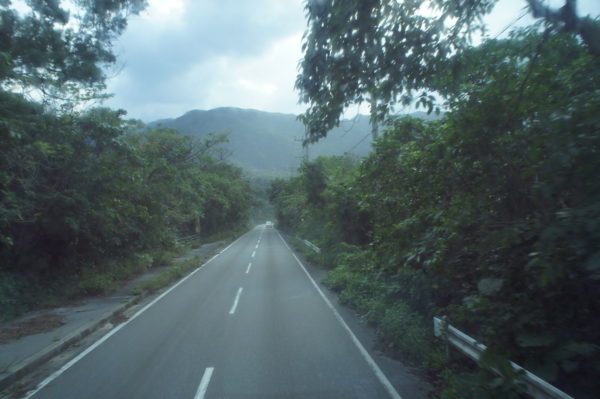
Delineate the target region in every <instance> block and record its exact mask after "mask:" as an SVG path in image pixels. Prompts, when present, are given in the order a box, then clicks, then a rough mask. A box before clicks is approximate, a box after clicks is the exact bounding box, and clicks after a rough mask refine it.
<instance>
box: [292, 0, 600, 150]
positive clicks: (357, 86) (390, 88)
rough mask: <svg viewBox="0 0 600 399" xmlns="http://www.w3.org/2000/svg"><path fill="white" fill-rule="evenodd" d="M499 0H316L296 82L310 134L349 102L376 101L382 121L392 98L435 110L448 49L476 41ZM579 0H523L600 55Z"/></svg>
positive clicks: (322, 130) (597, 31) (335, 119)
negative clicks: (551, 0) (556, 4)
mask: <svg viewBox="0 0 600 399" xmlns="http://www.w3.org/2000/svg"><path fill="white" fill-rule="evenodd" d="M496 3H497V0H411V1H396V0H309V1H307V2H306V7H305V9H306V17H307V21H308V29H307V31H306V34H305V41H304V44H303V52H304V58H303V60H302V62H301V64H300V67H301V70H300V74H299V75H298V77H297V80H296V88H297V89H298V90H299V91H300V99H301V101H303V102H305V103H307V104H308V109H307V111H306V112H305V113H304V114H303V115H302V120H303V121H304V123H305V124H306V127H307V134H308V141H310V142H314V141H317V140H319V139H320V138H322V137H325V136H326V135H327V134H328V132H329V131H330V130H331V129H332V128H333V127H335V126H337V125H338V123H339V121H340V117H341V115H343V113H344V110H346V109H347V108H348V106H350V105H352V104H355V103H363V102H369V103H370V106H371V117H372V118H373V121H374V122H377V121H378V120H381V119H382V118H383V117H384V116H385V115H386V114H387V113H388V112H389V110H390V108H391V106H393V105H394V104H397V103H398V102H401V103H403V104H410V103H412V102H414V101H415V100H416V103H417V104H419V105H423V106H426V107H428V109H429V110H430V111H431V109H432V108H433V106H434V104H435V97H434V96H432V93H433V92H434V90H435V89H436V88H437V87H436V85H435V83H434V81H435V80H436V79H437V76H438V75H439V74H440V73H441V71H442V70H443V69H444V68H445V64H446V61H447V57H449V56H450V55H453V54H456V53H461V52H462V51H463V50H465V49H468V48H469V47H470V41H471V38H472V37H473V36H474V35H476V34H478V33H480V32H483V31H484V30H485V25H484V24H483V23H482V18H483V17H484V16H485V15H486V14H488V13H489V12H490V11H491V10H492V9H493V7H494V5H495V4H496ZM576 3H577V1H576V0H564V5H563V7H561V8H559V9H552V8H549V7H548V6H547V5H546V4H544V2H543V1H541V0H523V6H525V7H526V8H527V9H528V10H529V12H530V14H531V15H532V16H533V17H535V18H539V19H541V20H543V21H544V23H545V24H546V25H547V29H549V30H553V31H556V32H558V31H561V32H572V33H573V35H576V36H577V37H578V38H580V39H581V40H582V41H583V42H584V43H585V47H587V48H588V50H589V51H590V52H592V53H594V54H595V55H596V56H600V26H598V24H597V23H595V22H594V21H593V20H592V19H591V18H589V17H580V16H578V15H577V14H576V6H577V4H576Z"/></svg>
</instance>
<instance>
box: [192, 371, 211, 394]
mask: <svg viewBox="0 0 600 399" xmlns="http://www.w3.org/2000/svg"><path fill="white" fill-rule="evenodd" d="M213 371H215V368H214V367H207V368H206V370H204V374H203V375H202V379H201V380H200V385H198V390H197V391H196V396H194V399H203V398H204V395H206V391H207V390H208V384H209V383H210V379H211V378H212V374H213Z"/></svg>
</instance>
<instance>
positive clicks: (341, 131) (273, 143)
mask: <svg viewBox="0 0 600 399" xmlns="http://www.w3.org/2000/svg"><path fill="white" fill-rule="evenodd" d="M150 125H151V126H164V127H168V128H172V129H176V130H178V131H179V132H181V133H183V134H189V135H193V136H194V137H199V138H200V137H205V136H206V135H207V134H209V133H226V134H227V135H228V138H229V142H228V144H227V146H226V147H225V148H227V149H228V150H229V159H230V160H231V161H232V162H234V163H236V164H237V165H239V166H241V167H243V168H244V169H245V170H246V171H248V172H249V173H251V174H253V175H258V176H262V177H282V176H289V175H290V174H291V173H292V172H293V171H294V170H295V169H296V168H297V167H298V165H299V164H300V161H301V158H302V155H303V149H302V140H303V139H304V126H303V125H302V122H300V121H298V120H297V117H296V115H291V114H277V113H271V112H263V111H257V110H246V109H238V108H218V109H213V110H209V111H199V110H195V111H189V112H187V113H185V114H184V115H182V116H180V117H179V118H176V119H167V120H164V119H163V120H160V121H156V122H153V123H151V124H150ZM369 131H370V127H369V118H368V117H365V116H362V115H359V116H357V118H356V120H354V121H343V122H342V123H341V127H340V128H337V129H334V130H333V131H332V132H331V136H330V138H329V139H328V140H324V141H323V142H322V143H319V144H318V145H315V146H312V147H311V148H310V152H311V156H313V154H314V156H317V155H325V154H326V155H341V154H343V153H344V151H348V150H352V151H353V152H354V153H356V154H360V155H366V154H367V153H368V152H369V149H370V140H369V139H368V137H367V139H366V140H364V141H363V142H362V143H361V144H360V145H359V146H357V147H356V148H353V149H351V148H350V146H349V145H348V143H354V142H358V141H359V140H361V139H362V138H364V137H365V136H368V134H369Z"/></svg>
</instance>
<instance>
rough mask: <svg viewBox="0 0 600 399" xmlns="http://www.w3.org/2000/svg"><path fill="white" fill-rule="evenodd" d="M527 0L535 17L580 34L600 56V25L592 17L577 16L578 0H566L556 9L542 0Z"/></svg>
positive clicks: (591, 51) (589, 47) (592, 50)
mask: <svg viewBox="0 0 600 399" xmlns="http://www.w3.org/2000/svg"><path fill="white" fill-rule="evenodd" d="M526 1H527V4H528V5H529V9H530V10H531V14H532V15H533V17H534V18H543V19H544V20H546V22H548V23H550V24H551V25H553V26H555V27H558V28H560V29H562V30H564V31H566V32H572V33H575V34H577V35H579V36H580V37H581V39H582V40H583V41H584V43H585V44H586V45H587V46H588V49H589V51H590V53H591V54H592V55H594V56H596V57H600V26H599V24H598V23H597V22H595V21H594V20H592V19H591V18H590V17H583V18H580V17H578V16H577V13H576V5H577V0H565V5H564V6H562V7H561V8H559V9H556V10H553V9H551V8H550V7H548V6H546V5H544V4H542V2H541V1H540V0H526Z"/></svg>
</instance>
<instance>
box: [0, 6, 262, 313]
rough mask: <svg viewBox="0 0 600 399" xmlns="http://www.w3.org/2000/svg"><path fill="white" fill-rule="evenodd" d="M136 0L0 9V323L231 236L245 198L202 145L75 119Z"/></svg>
mask: <svg viewBox="0 0 600 399" xmlns="http://www.w3.org/2000/svg"><path fill="white" fill-rule="evenodd" d="M144 3H145V2H144V1H142V0H119V1H105V0H94V1H88V0H85V1H83V0H82V1H74V2H72V3H71V4H70V7H73V6H74V5H75V6H77V7H79V8H78V11H77V12H75V13H73V15H74V17H73V18H74V20H73V18H70V14H69V12H67V11H65V9H64V8H61V2H60V1H28V2H27V5H28V7H29V11H28V12H23V11H21V12H17V11H16V10H15V9H14V8H11V2H10V1H6V0H4V1H0V22H1V25H0V37H1V40H0V314H1V318H7V317H11V316H13V315H14V314H16V313H18V312H21V311H23V310H27V309H29V308H31V307H35V306H36V305H38V304H39V301H41V300H44V297H48V296H54V297H56V296H62V297H64V296H65V295H66V296H70V295H80V294H95V293H100V292H102V291H103V290H105V289H106V288H110V287H111V282H113V281H114V280H118V279H121V278H124V277H127V276H130V275H131V273H132V272H134V271H139V270H143V269H144V268H146V267H149V266H150V265H152V264H157V263H160V261H161V260H162V259H163V255H162V254H161V251H165V250H171V249H173V248H174V247H175V246H176V241H177V239H178V238H179V237H182V236H189V235H191V234H201V235H205V236H207V235H210V234H214V233H218V232H223V231H226V230H228V229H232V228H235V227H238V226H240V225H242V224H244V223H245V221H246V218H247V212H248V208H249V206H250V205H251V197H250V195H251V190H250V188H249V184H248V182H247V181H246V180H245V179H244V178H243V176H242V172H241V170H240V169H238V168H236V167H233V166H231V165H229V164H227V163H226V162H224V161H223V160H222V159H221V158H220V157H219V156H218V155H219V153H220V146H221V144H222V143H223V142H224V141H226V138H225V137H221V136H209V137H208V138H207V139H204V140H202V141H194V139H192V138H191V137H185V136H181V135H180V134H178V133H177V132H175V131H172V130H161V129H159V130H152V129H148V128H147V127H145V126H143V125H142V124H141V123H140V122H135V121H127V120H125V119H124V118H123V116H124V112H123V111H114V110H110V109H107V108H91V109H89V108H86V107H85V103H86V100H88V99H90V98H99V97H102V96H103V95H102V92H101V90H102V88H103V85H104V72H103V71H104V69H103V67H104V66H105V64H110V63H112V62H114V61H115V57H114V55H113V54H112V51H111V42H112V40H113V39H114V38H115V37H116V36H117V35H118V34H120V33H121V32H122V31H123V30H124V28H125V26H126V18H127V16H128V15H129V14H130V13H132V12H138V11H139V10H140V9H141V8H142V7H143V6H144Z"/></svg>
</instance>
